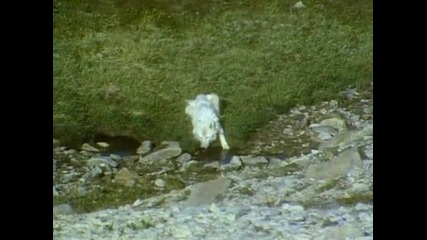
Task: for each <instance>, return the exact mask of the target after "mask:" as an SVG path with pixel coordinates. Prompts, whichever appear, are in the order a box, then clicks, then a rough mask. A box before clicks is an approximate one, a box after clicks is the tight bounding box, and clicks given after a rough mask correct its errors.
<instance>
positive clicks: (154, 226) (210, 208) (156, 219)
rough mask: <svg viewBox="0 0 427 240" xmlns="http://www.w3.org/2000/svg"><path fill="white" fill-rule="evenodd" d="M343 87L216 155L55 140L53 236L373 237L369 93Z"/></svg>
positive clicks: (175, 147)
mask: <svg viewBox="0 0 427 240" xmlns="http://www.w3.org/2000/svg"><path fill="white" fill-rule="evenodd" d="M343 94H344V95H345V96H346V98H344V99H342V100H340V101H329V102H323V103H320V104H318V105H315V106H298V107H296V108H294V109H292V110H291V111H290V112H289V113H288V114H284V115H281V116H278V118H277V119H276V120H274V121H272V122H271V123H270V124H268V125H267V126H265V127H264V128H262V129H259V131H257V132H256V133H255V134H254V136H253V138H252V140H251V141H249V143H248V146H247V149H246V150H245V152H246V153H245V154H233V153H231V152H228V153H222V154H218V155H214V154H211V155H209V156H210V157H211V161H207V160H206V157H204V158H203V157H201V155H200V154H199V155H197V154H193V155H191V154H189V153H183V152H182V151H181V148H180V147H179V143H177V142H164V143H162V144H160V145H159V146H154V144H153V143H151V142H149V141H146V142H143V143H142V144H141V146H140V147H139V148H138V150H137V151H136V153H135V155H130V156H120V155H116V154H110V153H109V152H108V151H107V150H108V148H109V144H108V143H98V144H97V145H94V146H91V145H89V144H85V145H83V146H82V148H81V149H80V150H73V149H67V148H66V147H62V146H59V142H58V141H56V140H54V150H53V153H54V160H53V170H54V171H53V182H54V186H53V195H54V203H55V205H54V206H53V213H54V219H53V236H54V239H242V238H243V239H372V238H373V115H372V108H373V102H372V91H369V92H364V93H358V92H356V91H355V90H351V89H349V90H348V91H346V92H345V93H343ZM202 158H203V160H201V159H202Z"/></svg>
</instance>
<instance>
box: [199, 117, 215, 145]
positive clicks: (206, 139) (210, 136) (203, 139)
mask: <svg viewBox="0 0 427 240" xmlns="http://www.w3.org/2000/svg"><path fill="white" fill-rule="evenodd" d="M193 133H194V136H195V137H196V138H197V140H199V141H200V146H201V147H202V148H208V146H209V144H210V143H211V142H214V141H215V140H216V135H217V129H216V126H215V123H210V124H209V125H200V126H197V127H195V128H194V130H193Z"/></svg>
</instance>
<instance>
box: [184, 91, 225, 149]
mask: <svg viewBox="0 0 427 240" xmlns="http://www.w3.org/2000/svg"><path fill="white" fill-rule="evenodd" d="M186 102H187V107H186V108H185V113H186V114H187V115H188V116H190V117H191V121H192V124H193V135H194V137H195V138H196V139H197V140H198V141H200V146H201V147H202V148H208V146H209V144H210V143H212V142H214V141H215V140H216V138H217V134H219V139H220V141H221V146H222V148H223V149H230V147H229V146H228V143H227V141H226V140H225V136H224V130H223V128H222V127H221V124H220V122H219V98H218V95H216V94H214V93H211V94H200V95H198V96H197V97H196V99H194V100H186Z"/></svg>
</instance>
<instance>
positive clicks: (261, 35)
mask: <svg viewBox="0 0 427 240" xmlns="http://www.w3.org/2000/svg"><path fill="white" fill-rule="evenodd" d="M225 2H227V4H226V3H225ZM241 2H244V4H239V1H234V0H233V1H201V0H193V1H190V0H187V1H165V0H163V1H159V0H158V1H155V0H149V1H140V0H127V1H113V0H102V1H101V0H98V1H94V0H90V1H82V0H68V1H60V0H54V9H53V16H54V31H53V34H54V46H53V59H54V68H53V70H54V71H53V75H54V81H53V90H54V116H53V118H54V136H55V137H57V138H59V139H61V140H62V141H63V142H64V143H73V142H74V143H75V142H79V141H82V140H87V137H89V136H91V135H92V134H95V133H99V132H102V133H107V134H116V135H121V134H123V135H130V136H133V137H136V138H137V139H139V140H147V139H149V140H154V141H162V140H176V141H180V142H181V144H182V146H184V148H187V149H188V148H191V147H194V146H195V141H194V140H193V138H192V134H191V124H190V121H189V120H188V119H187V118H186V116H185V113H184V108H185V102H184V99H191V98H194V97H195V96H196V95H197V94H199V93H202V92H203V93H209V92H216V93H217V94H218V95H219V96H220V98H221V99H222V100H223V102H224V105H223V106H224V107H223V109H222V115H223V122H224V127H225V130H226V135H227V138H229V139H230V140H229V141H230V143H231V145H232V146H233V145H235V146H236V145H241V144H243V143H244V141H245V140H246V139H247V137H248V136H249V134H250V133H251V131H253V130H254V129H255V128H256V127H259V126H262V125H263V124H265V123H266V122H267V121H269V120H271V118H272V117H274V116H275V115H276V114H278V113H284V112H286V111H287V110H289V108H290V107H292V106H294V105H295V104H297V103H298V104H309V103H313V102H316V101H320V100H326V99H331V98H336V97H337V96H338V95H339V91H341V90H343V89H344V88H345V87H347V86H350V85H351V86H356V87H360V88H364V87H366V86H368V85H370V83H371V81H372V75H373V73H372V72H373V69H372V48H373V40H372V34H373V33H372V31H373V26H372V21H373V20H372V1H368V0H357V1H356V0H352V1H340V0H336V1H332V0H320V1H304V4H305V5H307V6H308V7H307V8H305V9H299V10H296V9H291V8H290V7H291V6H292V5H293V4H294V3H295V2H296V1H287V0H283V1H279V0H250V1H241Z"/></svg>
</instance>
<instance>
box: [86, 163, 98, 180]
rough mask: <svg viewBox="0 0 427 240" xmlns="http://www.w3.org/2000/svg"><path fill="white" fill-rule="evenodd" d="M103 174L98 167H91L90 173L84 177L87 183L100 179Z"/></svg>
mask: <svg viewBox="0 0 427 240" xmlns="http://www.w3.org/2000/svg"><path fill="white" fill-rule="evenodd" d="M101 174H102V169H101V168H100V167H99V166H98V165H95V166H91V167H89V171H88V172H87V173H85V174H84V175H83V179H84V180H85V181H88V180H91V179H94V178H96V177H98V176H99V175H101Z"/></svg>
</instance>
